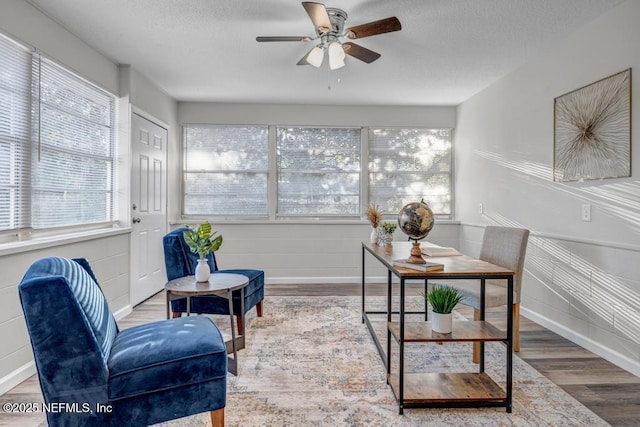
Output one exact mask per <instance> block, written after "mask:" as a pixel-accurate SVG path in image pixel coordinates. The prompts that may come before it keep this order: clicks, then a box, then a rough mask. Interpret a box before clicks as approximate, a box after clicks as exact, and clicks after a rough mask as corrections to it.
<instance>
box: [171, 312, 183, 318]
mask: <svg viewBox="0 0 640 427" xmlns="http://www.w3.org/2000/svg"><path fill="white" fill-rule="evenodd" d="M180 316H182V313H180V312H179V311H178V312H175V313H171V317H172V318H174V319H177V318H178V317H180Z"/></svg>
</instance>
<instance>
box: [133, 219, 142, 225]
mask: <svg viewBox="0 0 640 427" xmlns="http://www.w3.org/2000/svg"><path fill="white" fill-rule="evenodd" d="M140 221H142V220H141V219H140V218H133V223H134V224H137V223H139V222H140Z"/></svg>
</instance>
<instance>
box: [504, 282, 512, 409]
mask: <svg viewBox="0 0 640 427" xmlns="http://www.w3.org/2000/svg"><path fill="white" fill-rule="evenodd" d="M507 292H508V295H507V387H506V388H507V390H506V391H507V413H511V399H512V392H513V389H512V371H513V276H510V277H509V278H508V279H507Z"/></svg>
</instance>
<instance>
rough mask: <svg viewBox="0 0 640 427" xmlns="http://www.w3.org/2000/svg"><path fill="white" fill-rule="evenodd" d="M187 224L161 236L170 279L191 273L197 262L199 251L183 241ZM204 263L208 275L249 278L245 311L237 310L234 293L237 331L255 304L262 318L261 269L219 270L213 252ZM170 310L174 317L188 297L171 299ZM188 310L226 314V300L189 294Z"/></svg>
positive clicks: (236, 293)
mask: <svg viewBox="0 0 640 427" xmlns="http://www.w3.org/2000/svg"><path fill="white" fill-rule="evenodd" d="M185 230H187V228H186V227H181V228H176V229H175V230H172V231H171V232H169V233H168V234H166V235H165V236H164V237H163V238H162V244H163V246H164V262H165V266H166V268H167V279H169V280H173V279H177V278H179V277H184V276H190V275H194V274H195V271H196V265H197V264H198V254H195V253H193V252H191V249H189V246H187V243H186V242H185V241H184V237H183V236H182V233H183V232H184V231H185ZM207 263H208V264H209V268H210V269H211V272H212V273H211V274H215V273H216V272H220V273H235V274H243V275H245V276H247V277H248V278H249V283H248V284H247V286H245V288H244V313H242V310H241V309H240V308H241V307H240V306H241V304H240V291H234V292H233V312H234V313H235V314H236V319H237V324H238V333H239V334H241V335H242V334H244V318H245V314H246V313H247V312H248V311H249V310H251V309H252V308H253V307H254V306H255V307H256V313H257V315H258V317H262V300H263V299H264V271H262V270H251V269H232V270H218V264H217V262H216V257H215V255H214V254H213V253H210V254H209V255H208V256H207ZM171 311H172V312H173V315H174V317H179V316H180V314H181V313H186V311H187V299H186V298H181V299H177V300H173V301H171ZM191 312H192V313H206V314H229V302H228V301H227V300H226V299H224V298H221V297H218V296H215V295H202V296H197V297H191Z"/></svg>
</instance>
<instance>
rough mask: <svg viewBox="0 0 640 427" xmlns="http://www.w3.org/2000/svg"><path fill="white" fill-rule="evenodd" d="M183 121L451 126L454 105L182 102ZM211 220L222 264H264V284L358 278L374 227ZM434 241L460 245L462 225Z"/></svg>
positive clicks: (438, 232)
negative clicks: (218, 239)
mask: <svg viewBox="0 0 640 427" xmlns="http://www.w3.org/2000/svg"><path fill="white" fill-rule="evenodd" d="M178 120H179V122H180V123H181V124H193V123H200V124H201V123H214V124H233V125H241V124H253V125H294V126H295V125H298V126H309V125H310V126H313V125H317V126H389V127H394V126H409V127H444V128H454V127H455V108H454V107H393V106H389V107H372V106H312V105H272V104H216V103H192V102H188V103H186V102H184V103H183V102H181V103H179V104H178ZM172 163H173V165H172V166H171V170H172V171H173V176H174V177H175V175H176V174H177V173H178V172H179V170H180V169H179V166H180V164H179V157H175V158H173V159H172ZM170 179H171V178H170ZM177 179H178V180H179V179H180V177H179V176H178V177H177ZM172 198H174V199H175V200H176V203H178V202H179V200H180V194H179V193H173V194H172ZM176 214H177V215H176V216H174V217H173V218H172V220H173V222H174V223H175V224H184V223H185V221H182V220H181V219H180V216H179V212H176ZM389 219H391V218H389ZM211 222H212V224H213V227H214V230H217V231H219V232H220V233H221V234H222V235H223V236H224V239H225V240H224V244H223V245H222V248H221V249H220V251H219V252H217V253H216V257H217V260H218V263H219V267H220V268H242V267H244V268H257V269H261V270H264V271H265V278H266V281H267V283H329V282H331V283H347V282H359V281H360V277H361V252H360V251H361V242H362V241H367V240H368V239H369V234H370V232H371V227H370V225H369V224H368V222H367V221H366V220H364V219H362V220H360V221H336V222H331V223H327V221H325V222H324V223H323V222H319V221H281V220H278V221H262V222H259V223H255V224H249V225H247V224H243V223H238V222H232V221H222V222H220V221H215V220H212V221H211ZM395 237H396V239H398V240H406V236H404V235H403V234H402V233H401V232H396V235H395ZM429 240H431V241H433V242H436V243H440V244H443V245H447V246H458V242H459V240H458V225H457V223H451V222H449V223H446V222H439V223H437V224H436V226H435V227H434V230H433V231H432V232H431V234H430V236H429ZM407 256H408V254H407ZM367 274H368V275H371V276H372V277H371V279H372V280H376V279H378V280H382V278H384V279H385V280H386V275H385V272H384V271H382V269H369V268H368V267H367Z"/></svg>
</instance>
